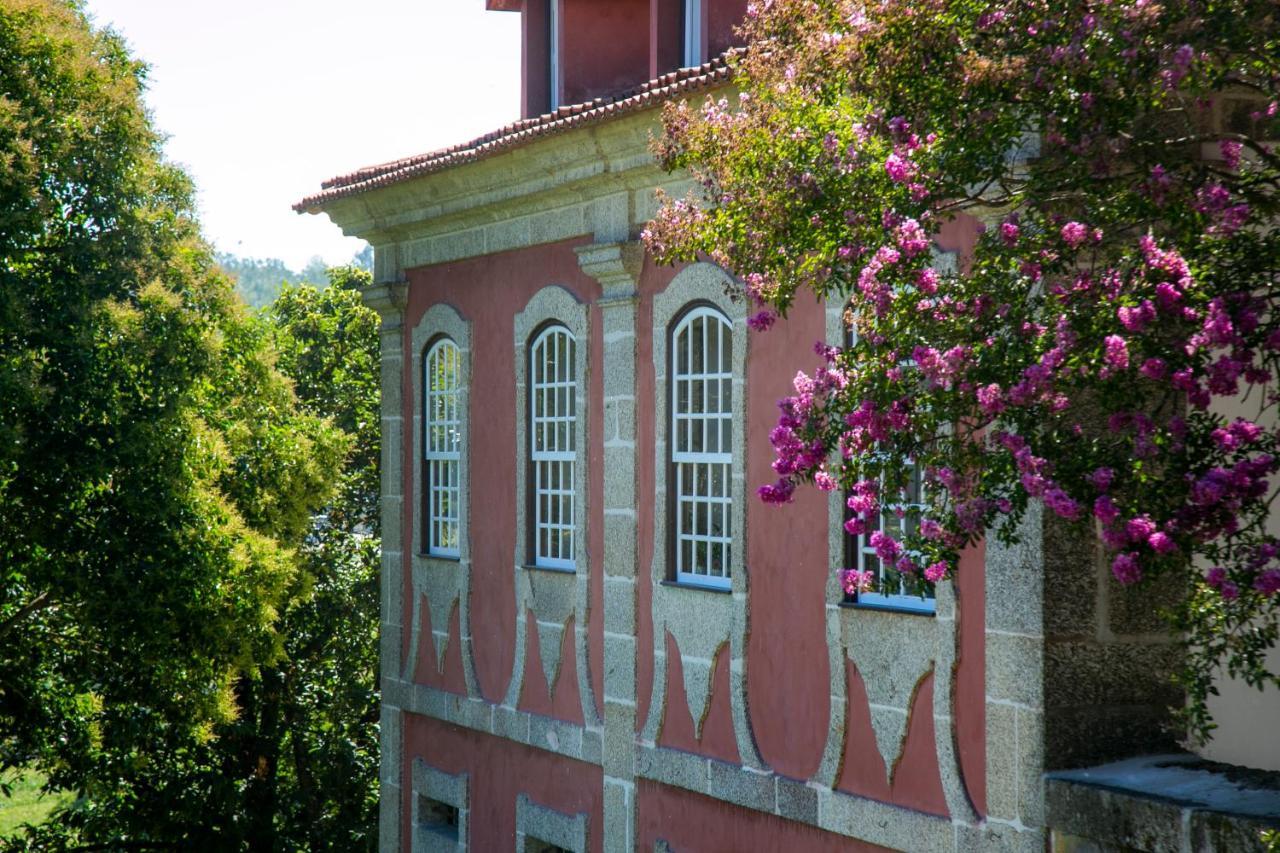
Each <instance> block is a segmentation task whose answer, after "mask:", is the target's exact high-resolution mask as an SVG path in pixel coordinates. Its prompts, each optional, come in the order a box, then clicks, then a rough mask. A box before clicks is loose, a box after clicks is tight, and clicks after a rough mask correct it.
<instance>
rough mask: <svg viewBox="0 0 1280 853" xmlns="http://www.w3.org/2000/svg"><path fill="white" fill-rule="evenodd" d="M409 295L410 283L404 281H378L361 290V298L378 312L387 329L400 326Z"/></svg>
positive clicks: (383, 325) (384, 327)
mask: <svg viewBox="0 0 1280 853" xmlns="http://www.w3.org/2000/svg"><path fill="white" fill-rule="evenodd" d="M408 297H409V285H408V283H407V282H403V281H382V282H376V283H374V284H371V285H369V286H368V287H364V288H361V290H360V299H361V300H362V301H363V302H364V304H365V305H367V306H369V307H370V308H372V309H373V310H374V311H377V312H378V316H379V317H381V318H382V328H383V329H384V330H387V331H389V330H391V329H394V328H399V327H400V324H401V321H402V318H403V316H404V306H405V303H406V302H407V300H408Z"/></svg>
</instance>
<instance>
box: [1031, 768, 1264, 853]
mask: <svg viewBox="0 0 1280 853" xmlns="http://www.w3.org/2000/svg"><path fill="white" fill-rule="evenodd" d="M1045 798H1046V802H1047V806H1048V825H1049V828H1050V830H1051V832H1052V836H1053V849H1054V851H1055V853H1077V851H1078V853H1086V851H1099V853H1110V851H1119V850H1124V851H1142V853H1165V851H1171V852H1172V851H1176V853H1182V852H1183V851H1197V853H1200V851H1205V853H1211V852H1212V851H1223V853H1226V851H1230V853H1236V851H1250V850H1257V851H1262V850H1264V849H1265V846H1264V845H1263V843H1262V840H1261V834H1262V832H1263V831H1265V830H1268V829H1280V774H1276V773H1264V772H1262V771H1251V770H1246V769H1244V768H1236V767H1231V766H1229V765H1223V764H1214V763H1211V762H1207V761H1203V760H1201V759H1199V758H1197V757H1196V756H1193V755H1155V756H1144V757H1142V758H1134V759H1129V760H1127V761H1118V762H1115V763H1112V764H1105V765H1102V766H1099V767H1090V768H1086V769H1083V770H1069V771H1059V772H1056V773H1050V774H1047V776H1046V782H1045Z"/></svg>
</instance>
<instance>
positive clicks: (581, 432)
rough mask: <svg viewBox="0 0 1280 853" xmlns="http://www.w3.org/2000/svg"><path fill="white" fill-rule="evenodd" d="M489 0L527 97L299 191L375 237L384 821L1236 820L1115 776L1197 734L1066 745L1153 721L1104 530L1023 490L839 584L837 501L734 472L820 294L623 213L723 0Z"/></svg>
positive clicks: (943, 245)
mask: <svg viewBox="0 0 1280 853" xmlns="http://www.w3.org/2000/svg"><path fill="white" fill-rule="evenodd" d="M489 8H491V9H493V10H495V11H506V12H511V13H517V14H520V15H521V16H522V26H523V29H522V32H523V43H522V55H523V67H524V77H523V87H522V99H523V113H524V116H525V118H523V119H521V120H520V121H518V122H516V123H514V124H512V125H510V126H508V127H505V128H502V129H501V130H499V131H496V132H494V133H491V134H489V135H487V136H485V137H482V138H480V139H476V140H473V141H471V142H468V143H465V144H462V145H458V146H455V147H453V148H449V149H446V150H442V151H436V152H432V153H429V154H425V155H421V156H416V157H409V158H406V159H404V160H400V161H396V162H392V163H387V164H383V165H380V166H374V167H370V168H367V169H362V170H359V171H357V172H355V173H352V174H349V175H344V176H341V177H338V178H335V179H333V180H331V181H328V182H327V183H325V184H324V186H323V189H322V191H321V192H319V193H318V194H317V195H315V196H312V197H311V198H308V199H306V200H304V201H302V202H300V203H299V205H298V209H299V210H301V211H307V212H324V213H326V214H328V215H329V216H330V217H331V218H332V219H333V220H334V221H335V222H337V223H338V224H339V225H341V226H342V228H343V229H344V231H346V232H347V233H348V234H352V235H355V236H359V237H362V238H364V239H366V240H368V241H369V242H370V243H372V244H373V246H374V249H375V280H376V282H377V283H376V284H375V285H374V286H373V287H372V288H371V290H370V291H369V293H368V294H367V298H368V301H369V302H370V304H372V305H374V306H375V307H376V308H377V309H378V310H379V312H380V313H381V314H382V317H383V326H382V329H383V331H382V347H383V356H382V358H383V361H382V364H383V435H384V440H385V441H384V451H383V493H384V497H383V518H384V522H383V523H384V537H385V538H384V555H383V591H382V614H383V617H382V618H383V621H382V625H381V629H382V638H383V640H382V672H383V691H384V692H383V703H384V711H383V720H382V743H383V770H382V791H383V798H382V845H383V849H384V850H388V851H392V850H404V851H419V850H439V849H471V850H498V849H506V850H509V849H512V846H513V845H515V848H516V849H517V850H536V851H544V850H560V849H564V850H572V851H586V850H592V851H595V850H646V851H649V850H675V851H685V850H748V849H751V850H797V851H801V850H803V851H809V850H813V851H824V850H874V849H884V848H889V849H900V850H975V849H992V850H1043V849H1045V847H1046V844H1047V843H1048V840H1049V838H1050V834H1051V830H1050V827H1055V830H1054V832H1053V835H1054V837H1055V838H1056V841H1055V843H1057V844H1060V845H1066V846H1065V847H1064V848H1063V849H1071V848H1070V847H1069V845H1071V844H1084V843H1086V842H1084V841H1080V840H1079V839H1082V838H1088V839H1093V840H1095V841H1098V842H1099V843H1103V844H1106V843H1113V844H1122V845H1125V846H1128V847H1133V848H1137V849H1177V845H1179V844H1181V843H1182V839H1185V840H1186V843H1187V844H1189V845H1190V844H1192V840H1191V839H1193V838H1194V839H1209V841H1208V842H1206V843H1208V844H1210V847H1212V846H1213V845H1217V847H1216V849H1242V848H1241V847H1239V845H1240V844H1245V845H1248V844H1251V843H1254V842H1256V832H1255V829H1256V826H1255V825H1258V824H1260V823H1265V822H1266V821H1267V820H1272V819H1280V804H1277V803H1276V802H1275V797H1272V799H1271V800H1270V801H1266V799H1265V796H1264V797H1263V798H1262V801H1263V805H1262V807H1261V809H1262V810H1261V811H1258V810H1257V809H1255V811H1254V812H1253V813H1250V814H1249V816H1247V817H1246V818H1241V819H1234V818H1233V819H1231V820H1229V821H1228V820H1226V819H1225V818H1222V816H1221V814H1220V811H1221V809H1216V810H1215V808H1213V807H1212V805H1210V806H1206V805H1205V804H1204V803H1198V804H1197V802H1191V803H1189V804H1188V803H1183V804H1171V803H1174V801H1173V800H1162V801H1160V802H1161V803H1162V805H1161V806H1160V807H1159V808H1157V807H1156V806H1150V805H1149V803H1151V802H1156V801H1149V800H1141V799H1135V795H1134V794H1132V793H1124V791H1123V789H1124V788H1125V787H1126V785H1128V787H1130V788H1133V787H1135V786H1136V787H1141V788H1145V789H1148V790H1149V789H1151V788H1153V787H1158V786H1159V785H1161V784H1166V783H1168V784H1174V782H1176V781H1177V779H1181V778H1183V777H1182V776H1180V775H1179V774H1192V775H1193V776H1196V774H1199V775H1203V776H1206V777H1207V776H1209V775H1211V774H1207V773H1205V771H1203V769H1200V768H1198V766H1196V765H1191V764H1187V762H1188V761H1190V760H1191V759H1188V758H1181V759H1177V760H1176V761H1174V764H1173V766H1163V765H1164V764H1166V763H1167V762H1161V761H1155V762H1153V761H1150V760H1146V761H1140V762H1139V763H1138V764H1137V765H1122V766H1120V767H1119V768H1110V769H1107V770H1103V771H1081V770H1079V768H1087V767H1089V766H1091V765H1095V764H1098V763H1100V762H1106V761H1111V760H1114V759H1122V758H1128V757H1131V756H1140V755H1144V754H1158V753H1162V752H1167V751H1169V750H1173V749H1175V748H1176V743H1175V738H1173V737H1172V736H1171V735H1169V734H1168V733H1167V731H1166V730H1165V729H1164V728H1163V727H1162V726H1163V723H1164V722H1165V720H1166V715H1167V710H1166V709H1167V708H1168V707H1169V705H1170V704H1171V703H1173V702H1176V701H1177V700H1178V694H1177V693H1176V692H1174V691H1173V690H1172V689H1171V688H1170V687H1169V686H1168V684H1167V681H1166V678H1165V676H1166V674H1167V673H1168V672H1169V671H1170V670H1171V669H1172V668H1173V667H1174V666H1176V663H1177V651H1176V647H1175V646H1173V645H1172V644H1171V643H1169V642H1168V640H1167V638H1165V637H1164V635H1163V631H1164V627H1163V624H1162V623H1160V622H1159V621H1157V619H1156V617H1155V616H1154V615H1153V612H1152V606H1151V601H1150V595H1151V592H1150V591H1149V590H1143V591H1133V590H1124V589H1121V588H1119V587H1117V586H1116V585H1114V584H1113V583H1112V581H1111V580H1110V577H1109V573H1108V571H1107V569H1106V567H1105V563H1104V561H1103V560H1102V558H1101V555H1100V553H1098V551H1097V549H1096V546H1095V544H1094V543H1092V542H1088V541H1080V539H1079V537H1078V536H1072V535H1070V534H1069V533H1067V532H1066V531H1064V530H1062V529H1059V528H1058V527H1057V526H1056V525H1055V524H1054V523H1053V522H1052V521H1051V520H1050V519H1048V518H1042V517H1041V516H1040V515H1039V514H1037V513H1035V512H1033V513H1032V514H1031V516H1030V517H1029V518H1028V520H1027V521H1026V527H1025V540H1024V542H1023V544H1021V545H1019V546H1018V547H1015V548H1004V547H1000V546H998V545H997V544H995V543H988V544H987V545H986V546H985V547H977V548H975V549H972V550H971V551H970V552H969V553H967V554H966V556H965V559H964V561H963V563H962V566H961V569H960V571H959V572H958V580H957V581H956V582H955V583H954V584H953V583H952V582H950V581H947V582H944V583H942V584H940V585H939V586H938V588H937V589H936V590H934V591H932V592H931V593H930V594H928V595H923V596H922V595H914V596H913V595H910V594H906V593H902V592H899V591H895V590H893V589H890V588H886V589H885V590H884V591H883V593H882V594H880V595H876V596H868V597H864V598H863V599H861V600H850V599H848V598H847V597H846V596H845V595H844V594H843V592H842V591H841V589H840V588H839V584H838V583H837V581H836V577H835V573H834V571H833V568H835V567H837V566H839V565H842V564H845V561H846V560H860V559H866V557H865V555H861V552H862V551H863V550H864V549H863V548H862V547H861V543H858V542H846V541H845V535H844V533H843V530H842V525H841V522H842V520H843V516H842V513H843V506H842V502H841V501H840V499H839V497H838V496H833V497H832V498H831V499H830V500H828V499H827V498H826V497H825V496H823V495H821V494H819V493H817V492H809V493H806V494H803V495H800V496H798V498H797V500H796V502H795V503H794V504H792V505H789V506H785V507H782V508H775V507H769V506H766V505H764V504H763V503H761V502H760V501H758V500H755V499H754V497H753V493H754V490H755V488H756V487H757V486H759V485H761V484H763V483H765V482H769V481H770V480H771V479H772V477H771V474H772V472H771V471H770V468H769V465H770V462H771V461H772V454H771V451H770V448H769V446H768V441H767V436H768V432H769V431H770V429H771V428H772V427H773V426H774V424H775V422H776V409H775V401H776V400H777V399H778V398H779V397H781V396H784V395H785V394H787V393H788V391H789V388H790V383H791V377H793V376H794V374H795V373H796V371H797V370H799V369H808V368H811V367H812V366H813V364H812V362H813V361H814V356H813V355H812V345H813V343H814V342H815V341H816V340H826V341H828V342H831V343H836V342H839V341H840V340H841V339H842V335H843V329H842V321H841V310H840V308H841V307H840V306H838V305H823V304H819V303H817V302H812V301H810V302H808V303H805V304H799V305H797V306H796V308H795V309H794V311H793V312H792V314H791V316H790V317H789V318H788V319H787V320H786V321H785V322H782V323H779V325H778V326H776V327H775V328H774V329H773V330H771V331H770V332H769V333H767V334H755V333H748V329H747V326H746V313H747V306H746V305H745V304H744V303H743V302H742V301H740V300H737V301H735V300H734V299H732V298H731V297H730V291H731V290H732V285H733V282H732V279H731V278H730V277H729V276H728V275H727V274H726V273H725V272H724V271H723V270H721V269H719V268H717V267H715V266H714V265H712V264H709V263H696V264H691V265H687V266H684V267H680V268H666V267H660V266H657V265H655V264H654V263H653V261H652V259H651V258H649V257H647V256H646V255H645V253H644V251H643V248H642V246H641V244H640V243H639V242H638V235H639V233H640V231H641V230H642V228H643V227H644V224H645V223H646V222H647V221H648V220H649V219H650V218H651V216H652V215H653V213H654V212H655V209H656V207H655V201H654V188H655V187H658V186H663V187H666V188H667V189H668V190H669V191H671V192H673V193H677V194H679V193H682V192H683V191H684V188H685V187H686V186H687V179H686V178H684V177H683V176H680V175H675V176H672V175H667V174H665V173H663V172H662V171H661V170H660V169H659V168H658V167H657V166H656V164H655V163H654V161H653V159H652V157H651V155H650V153H649V148H648V143H649V135H650V133H651V132H652V131H654V130H655V129H656V127H657V110H658V108H659V107H660V106H661V104H663V103H665V102H667V101H669V100H671V99H675V98H689V99H692V100H695V101H701V100H702V99H703V98H704V97H708V96H711V97H717V98H718V97H721V96H723V95H724V94H725V92H726V91H729V90H731V87H732V81H731V79H730V75H729V71H728V68H727V66H726V65H725V64H724V62H723V61H722V60H720V59H717V58H715V57H718V56H719V55H720V54H721V53H722V52H723V51H724V50H725V49H726V48H728V47H730V46H731V44H732V41H733V38H734V36H733V24H734V23H735V22H736V21H737V20H739V19H740V18H741V16H742V15H743V14H744V11H745V3H744V2H742V0H489ZM602 45H607V49H602V47H601V46H602ZM978 226H979V223H977V222H976V221H973V220H968V219H963V218H962V219H958V220H956V221H953V222H952V223H950V224H949V225H948V226H947V228H946V229H945V230H944V232H943V234H942V236H941V238H940V241H939V242H940V244H939V245H938V246H937V247H936V252H937V257H938V262H939V263H947V264H961V265H963V264H964V263H965V261H966V252H967V250H968V248H969V247H970V246H971V245H972V242H973V238H974V235H975V234H976V230H977V228H978ZM1276 761H1277V766H1276V768H1274V769H1280V759H1276ZM1135 767H1137V768H1138V769H1139V770H1140V771H1141V772H1136V771H1135V770H1134V768H1135ZM1047 771H1066V772H1064V773H1059V774H1057V775H1055V774H1054V773H1053V772H1048V774H1047ZM1099 773H1101V774H1103V775H1102V776H1099V775H1098V774H1099ZM1090 774H1093V775H1090ZM1106 774H1110V775H1106ZM1126 774H1127V775H1126ZM1196 778H1199V777H1198V776H1196ZM1099 779H1101V783H1100V784H1099ZM1133 779H1137V780H1139V781H1137V782H1133V781H1132V780H1133ZM1170 779H1173V780H1174V781H1173V782H1169V780H1170ZM1184 781H1185V780H1184ZM1210 783H1212V784H1219V783H1221V784H1228V783H1226V782H1223V781H1222V780H1220V779H1219V780H1217V781H1214V780H1209V781H1208V782H1206V784H1210ZM1117 791H1119V792H1117ZM1232 791H1235V789H1234V788H1232V789H1229V790H1228V793H1227V795H1228V796H1234V794H1232ZM1268 802H1270V805H1269V806H1268V805H1267V803H1268ZM1134 803H1138V805H1136V806H1135V805H1133V804H1134ZM1143 803H1147V804H1148V805H1146V806H1144V805H1142V804H1143ZM1268 808H1270V809H1272V811H1267V809H1268ZM1099 816H1102V817H1099ZM1107 816H1109V818H1107ZM1103 818H1107V819H1106V820H1104V819H1103ZM1126 833H1127V834H1126ZM1153 833H1154V834H1153ZM1161 833H1164V834H1161ZM1213 833H1217V834H1216V835H1214V834H1213ZM1224 833H1225V834H1224ZM1251 833H1253V834H1251ZM1073 839H1075V840H1073ZM1152 839H1154V840H1152ZM1168 839H1174V840H1173V841H1172V842H1170V843H1172V844H1174V846H1173V847H1168V846H1167V845H1166V846H1165V847H1161V846H1160V844H1164V843H1165V842H1166V841H1168ZM1224 839H1225V840H1224ZM1197 843H1198V842H1197ZM1153 845H1154V846H1153ZM1197 849H1199V848H1197Z"/></svg>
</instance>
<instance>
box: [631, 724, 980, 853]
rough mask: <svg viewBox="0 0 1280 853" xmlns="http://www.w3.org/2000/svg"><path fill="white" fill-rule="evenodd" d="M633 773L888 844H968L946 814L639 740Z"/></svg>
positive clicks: (895, 846)
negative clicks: (959, 838) (960, 840)
mask: <svg viewBox="0 0 1280 853" xmlns="http://www.w3.org/2000/svg"><path fill="white" fill-rule="evenodd" d="M636 775H637V776H638V777H640V778H642V779H648V780H650V781H652V782H658V783H660V784H663V785H668V786H671V787H675V788H683V789H684V790H686V791H693V792H695V793H698V794H702V795H704V796H708V797H714V798H715V799H718V800H722V801H724V802H726V803H730V804H732V805H735V806H739V807H741V808H745V809H752V810H754V811H758V812H763V813H765V814H772V815H776V816H778V817H780V818H784V819H786V820H790V821H795V822H797V823H803V824H807V825H809V826H813V827H816V828H818V829H823V830H826V831H828V832H835V833H838V834H840V835H844V836H846V837H849V838H856V839H859V840H862V841H868V842H871V843H872V844H878V845H881V846H883V847H887V848H889V849H891V850H922V851H925V850H945V851H952V850H956V851H963V850H968V849H972V848H968V847H965V846H962V845H959V844H958V843H957V841H956V833H955V827H954V826H953V824H952V822H951V820H950V819H948V818H945V817H937V816H935V815H929V814H925V813H923V812H915V811H910V810H908V809H902V808H899V807H897V806H892V805H888V804H887V803H880V802H877V801H875V800H869V799H866V798H864V797H854V796H850V795H849V794H845V793H842V792H840V791H832V790H829V789H828V788H826V787H825V786H822V785H819V784H815V783H813V782H801V781H798V780H795V779H789V778H787V777H785V776H779V775H777V774H776V773H772V772H770V771H762V770H756V769H753V768H750V767H739V766H737V765H734V764H726V763H725V762H723V761H717V760H716V759H714V758H705V757H703V756H700V755H693V754H691V753H688V752H682V751H680V750H676V749H664V748H662V747H655V746H640V747H639V749H638V750H637V753H636Z"/></svg>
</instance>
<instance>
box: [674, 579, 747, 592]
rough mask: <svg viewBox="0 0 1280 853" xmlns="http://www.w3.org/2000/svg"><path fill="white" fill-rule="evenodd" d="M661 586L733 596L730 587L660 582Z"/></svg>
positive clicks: (690, 582) (687, 582)
mask: <svg viewBox="0 0 1280 853" xmlns="http://www.w3.org/2000/svg"><path fill="white" fill-rule="evenodd" d="M662 585H663V586H671V587H676V588H677V589H696V590H700V591H701V592H718V593H721V594H724V595H731V594H733V587H732V586H716V585H713V584H709V583H697V582H695V581H672V580H665V581H662Z"/></svg>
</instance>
